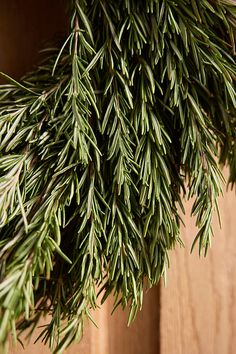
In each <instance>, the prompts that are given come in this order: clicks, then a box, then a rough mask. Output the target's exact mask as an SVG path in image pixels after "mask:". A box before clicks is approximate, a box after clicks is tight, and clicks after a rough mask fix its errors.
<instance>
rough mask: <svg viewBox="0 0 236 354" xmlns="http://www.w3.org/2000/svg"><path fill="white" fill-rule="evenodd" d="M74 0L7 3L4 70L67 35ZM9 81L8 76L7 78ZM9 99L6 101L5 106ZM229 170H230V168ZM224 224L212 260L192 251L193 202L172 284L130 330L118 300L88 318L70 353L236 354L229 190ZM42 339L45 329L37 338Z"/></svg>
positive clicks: (1, 27) (235, 240)
mask: <svg viewBox="0 0 236 354" xmlns="http://www.w3.org/2000/svg"><path fill="white" fill-rule="evenodd" d="M65 4H66V1H62V0H50V1H48V0H41V1H39V2H37V4H36V2H35V1H32V0H24V1H23V0H1V1H0V71H3V72H5V73H7V74H8V75H11V76H13V77H14V78H16V79H19V78H20V77H21V76H22V75H23V74H25V73H26V72H27V71H28V70H32V69H33V67H34V64H36V63H37V61H38V60H39V58H40V55H39V53H38V51H39V50H40V49H42V48H43V47H45V43H46V42H48V41H49V40H51V39H53V38H57V37H60V35H61V34H63V33H66V27H67V23H66V22H67V21H66V6H65ZM2 82H3V81H2ZM0 104H1V103H0ZM225 174H227V171H226V173H225ZM219 205H220V210H221V218H222V228H221V229H220V227H219V225H218V222H217V220H215V222H214V230H215V237H214V239H213V243H212V248H211V249H210V250H209V251H208V255H207V258H201V259H199V257H198V250H197V247H196V248H195V250H194V252H193V254H192V255H190V248H191V244H192V241H193V239H194V236H195V235H196V229H195V227H194V220H193V219H191V218H190V209H191V202H189V203H187V204H186V215H185V216H184V221H185V227H183V228H182V233H181V235H182V238H183V240H184V242H185V248H182V249H180V248H179V249H176V250H174V251H171V252H170V261H171V262H170V269H169V270H168V273H167V284H166V286H164V283H163V281H162V282H161V284H160V285H159V286H157V287H155V288H153V289H151V290H149V291H148V292H147V293H146V294H145V296H144V306H143V310H142V311H141V312H140V313H139V314H138V317H137V319H136V321H135V322H134V323H133V324H132V325H131V326H130V327H129V328H127V326H126V322H127V312H122V311H121V310H120V309H118V310H117V311H116V312H115V313H114V314H113V315H112V316H111V315H110V313H111V310H112V300H111V299H110V300H109V301H108V302H107V303H106V304H105V305H103V306H102V308H101V309H100V310H98V311H96V313H95V314H94V317H95V320H96V322H97V324H98V326H99V328H98V329H97V328H96V327H95V326H93V325H92V324H89V323H86V325H85V333H84V337H83V340H82V341H81V343H80V344H76V345H73V346H71V347H70V348H69V349H68V350H67V351H66V352H65V354H80V353H83V354H200V353H204V354H233V353H235V352H236V350H235V348H236V336H235V334H236V237H235V236H236V232H235V228H236V218H235V214H236V212H235V210H236V197H235V192H234V191H227V192H226V191H225V196H224V199H223V198H221V199H220V201H219ZM36 337H37V333H36V334H35V337H34V338H36ZM33 341H34V340H32V341H31V342H30V343H28V342H26V341H25V342H24V344H25V349H24V350H23V349H22V348H21V346H20V345H18V346H17V347H16V348H12V347H11V348H10V354H23V353H24V354H32V353H34V354H39V353H42V352H43V353H44V354H49V350H48V349H47V348H46V347H44V346H43V345H42V344H41V343H37V344H33Z"/></svg>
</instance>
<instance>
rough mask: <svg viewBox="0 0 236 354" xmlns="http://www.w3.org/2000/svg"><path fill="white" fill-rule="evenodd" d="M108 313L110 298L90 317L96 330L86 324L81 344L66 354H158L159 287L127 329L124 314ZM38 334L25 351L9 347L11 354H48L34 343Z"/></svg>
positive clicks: (146, 298)
mask: <svg viewBox="0 0 236 354" xmlns="http://www.w3.org/2000/svg"><path fill="white" fill-rule="evenodd" d="M111 311H112V301H111V299H110V300H108V301H107V303H105V304H104V305H103V306H102V308H101V309H100V310H97V311H96V312H95V313H94V315H93V316H94V319H95V321H96V323H97V324H98V327H99V328H96V327H95V326H94V325H92V324H91V323H90V324H89V323H87V325H86V326H85V331H84V337H83V339H82V341H81V342H80V343H79V344H74V345H72V346H71V347H70V348H69V349H67V350H66V351H65V354H75V353H84V354H159V313H160V312H159V287H154V288H153V289H151V290H149V291H148V292H147V293H146V294H145V296H144V305H143V310H142V311H141V312H139V313H138V315H137V318H136V321H135V322H133V323H132V325H131V326H130V327H127V316H128V312H127V311H122V310H121V309H117V311H115V313H114V314H113V315H112V316H111ZM39 333H40V330H37V332H36V333H35V335H34V336H33V338H32V340H31V342H30V343H27V342H24V344H25V349H22V348H21V346H20V344H17V347H13V346H12V345H11V347H10V354H32V353H34V354H40V353H44V354H49V353H50V351H49V349H48V348H47V347H45V346H44V345H43V344H42V343H40V342H37V343H36V344H33V342H34V339H35V338H36V337H37V335H38V334H39Z"/></svg>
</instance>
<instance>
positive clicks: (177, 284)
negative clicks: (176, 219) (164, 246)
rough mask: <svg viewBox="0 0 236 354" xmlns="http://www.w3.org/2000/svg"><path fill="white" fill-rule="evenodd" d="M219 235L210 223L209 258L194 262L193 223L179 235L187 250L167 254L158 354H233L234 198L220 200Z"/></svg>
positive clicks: (235, 289) (235, 344) (235, 347)
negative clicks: (166, 274)
mask: <svg viewBox="0 0 236 354" xmlns="http://www.w3.org/2000/svg"><path fill="white" fill-rule="evenodd" d="M219 205H220V209H221V218H222V229H221V230H220V228H219V224H218V221H217V220H215V222H214V229H215V237H214V239H213V244H212V248H211V249H210V250H209V252H208V255H207V258H201V259H199V257H198V249H197V248H195V250H194V252H193V254H192V255H190V254H189V253H190V248H191V244H192V240H193V238H194V236H195V235H196V229H195V227H194V220H192V219H190V217H189V216H188V215H189V213H190V207H191V203H189V204H188V205H187V214H188V215H187V218H185V220H186V228H185V229H183V230H182V237H183V239H184V242H185V246H186V247H185V249H178V250H175V251H173V252H171V253H170V259H171V268H170V270H169V272H168V284H167V287H166V288H165V287H164V286H162V288H161V300H160V301H161V323H160V342H161V351H160V352H161V354H203V353H204V354H234V353H236V232H235V230H236V196H235V192H228V193H225V197H224V199H222V198H221V199H220V203H219Z"/></svg>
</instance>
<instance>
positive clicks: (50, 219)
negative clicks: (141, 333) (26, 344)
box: [0, 0, 236, 353]
mask: <svg viewBox="0 0 236 354" xmlns="http://www.w3.org/2000/svg"><path fill="white" fill-rule="evenodd" d="M70 24H71V25H70V32H69V35H68V38H67V39H66V41H65V43H64V45H63V46H62V47H61V48H49V49H47V50H45V60H44V61H43V62H42V63H41V64H40V65H39V66H38V67H37V68H36V69H35V70H34V71H33V72H31V73H29V74H28V75H26V76H25V77H24V78H23V79H22V81H21V83H18V82H15V81H14V80H13V79H11V78H9V77H7V76H6V75H5V77H7V78H8V79H9V81H10V83H9V84H5V85H2V86H1V87H0V257H1V263H0V279H1V283H0V342H1V343H2V345H5V344H6V341H7V335H8V333H9V332H10V331H11V332H12V333H13V336H14V338H15V339H16V338H17V334H16V330H19V331H20V332H21V331H24V330H25V329H28V330H29V333H32V331H33V330H34V328H35V327H36V326H37V323H38V321H39V319H40V317H41V316H42V315H44V314H47V313H50V314H51V315H52V317H51V322H50V323H49V324H48V325H47V326H46V327H45V328H44V329H43V331H42V334H41V339H43V341H44V342H48V343H49V346H50V348H51V350H52V351H53V352H54V353H62V352H63V350H64V349H65V348H66V347H67V346H68V345H69V344H70V343H71V342H73V341H74V340H78V339H80V337H81V335H82V331H83V321H84V318H87V317H89V318H91V314H90V311H91V309H94V308H96V306H97V301H98V294H99V293H102V296H103V298H102V302H103V301H105V299H106V298H107V296H109V295H110V294H114V295H115V304H114V306H115V307H116V306H118V305H119V304H121V305H122V306H123V307H125V306H127V305H128V306H130V316H129V322H130V321H132V319H133V318H134V317H135V315H136V312H137V310H138V309H139V308H140V307H141V305H142V298H143V288H144V280H145V279H147V284H148V286H149V287H150V286H152V285H153V284H156V283H157V282H158V281H159V279H160V277H161V276H163V275H164V274H165V271H166V266H167V265H168V250H170V249H171V248H173V247H174V246H175V245H176V244H177V243H180V244H181V238H180V234H179V227H180V221H181V219H180V215H179V210H180V209H179V207H180V208H182V209H183V205H182V202H181V200H182V198H184V197H187V198H194V204H193V208H192V214H193V215H194V216H195V217H196V225H197V226H198V229H199V231H198V234H197V236H196V238H195V240H194V244H195V243H198V244H199V253H200V254H201V253H204V254H205V253H206V251H207V249H208V247H209V245H210V243H211V238H212V235H213V231H212V226H211V221H212V215H213V213H214V211H215V210H217V197H218V196H219V195H220V194H221V192H222V191H221V180H222V175H221V172H220V170H219V163H218V161H219V162H220V163H222V164H223V165H229V166H230V178H229V182H230V183H232V184H233V183H234V182H235V179H236V145H235V138H236V137H235V132H236V130H235V125H236V115H235V112H236V110H235V108H236V96H235V78H236V65H235V54H236V48H235V38H236V36H235V30H236V5H235V2H234V1H233V0H218V1H217V0H215V1H213V0H212V1H210V0H198V1H197V0H178V1H173V0H114V1H113V0H91V1H86V0H75V1H74V2H72V4H71V22H70Z"/></svg>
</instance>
